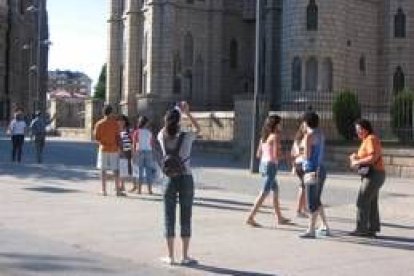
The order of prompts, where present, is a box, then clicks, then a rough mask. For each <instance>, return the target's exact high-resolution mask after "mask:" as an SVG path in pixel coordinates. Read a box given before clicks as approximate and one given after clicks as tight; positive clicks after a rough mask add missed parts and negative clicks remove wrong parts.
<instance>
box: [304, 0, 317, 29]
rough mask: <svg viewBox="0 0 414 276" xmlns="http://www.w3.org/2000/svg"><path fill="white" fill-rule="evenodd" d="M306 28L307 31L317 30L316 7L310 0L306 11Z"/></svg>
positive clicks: (312, 0) (313, 0)
mask: <svg viewBox="0 0 414 276" xmlns="http://www.w3.org/2000/svg"><path fill="white" fill-rule="evenodd" d="M306 27H307V30H308V31H317V30H318V5H316V2H315V0H310V1H309V4H308V7H307V9H306Z"/></svg>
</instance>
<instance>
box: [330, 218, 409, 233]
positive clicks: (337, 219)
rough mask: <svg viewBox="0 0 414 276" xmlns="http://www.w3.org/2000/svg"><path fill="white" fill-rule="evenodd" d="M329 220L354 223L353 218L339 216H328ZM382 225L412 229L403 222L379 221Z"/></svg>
mask: <svg viewBox="0 0 414 276" xmlns="http://www.w3.org/2000/svg"><path fill="white" fill-rule="evenodd" d="M329 220H333V221H337V222H344V223H355V220H354V219H349V218H341V217H329ZM381 226H382V227H389V228H397V229H407V230H414V225H404V224H395V223H389V222H381Z"/></svg>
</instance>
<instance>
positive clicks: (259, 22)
mask: <svg viewBox="0 0 414 276" xmlns="http://www.w3.org/2000/svg"><path fill="white" fill-rule="evenodd" d="M264 2H265V0H257V1H256V41H255V46H256V52H255V56H256V58H255V69H254V94H253V108H252V135H251V141H250V171H251V172H258V170H259V164H258V162H257V160H256V149H257V146H258V132H259V116H260V110H259V101H258V97H259V94H263V87H264V83H263V78H262V74H264V72H263V57H264V53H263V44H264V40H263V38H264V25H263V7H264Z"/></svg>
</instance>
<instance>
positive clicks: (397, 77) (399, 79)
mask: <svg viewBox="0 0 414 276" xmlns="http://www.w3.org/2000/svg"><path fill="white" fill-rule="evenodd" d="M393 88H394V93H398V92H401V91H403V90H404V88H405V76H404V72H403V70H402V68H401V66H398V67H397V69H396V70H395V73H394V80H393Z"/></svg>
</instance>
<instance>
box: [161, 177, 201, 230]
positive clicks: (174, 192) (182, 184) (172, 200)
mask: <svg viewBox="0 0 414 276" xmlns="http://www.w3.org/2000/svg"><path fill="white" fill-rule="evenodd" d="M177 196H178V201H179V204H180V228H181V237H184V238H186V237H191V215H192V210H193V199H194V180H193V176H192V175H180V176H176V177H172V178H170V179H169V180H168V182H167V186H166V188H165V191H164V216H165V221H164V226H165V236H166V237H167V238H172V237H175V214H176V212H175V208H176V205H177Z"/></svg>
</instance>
